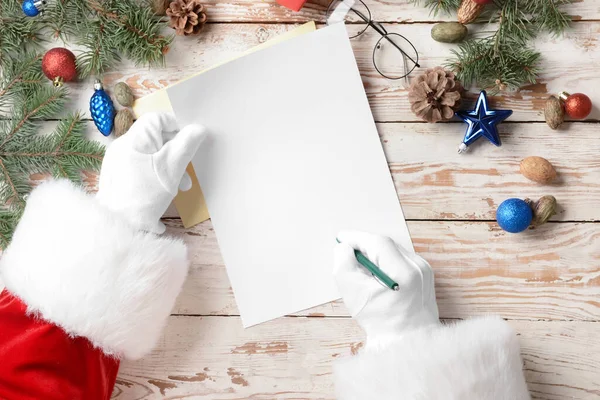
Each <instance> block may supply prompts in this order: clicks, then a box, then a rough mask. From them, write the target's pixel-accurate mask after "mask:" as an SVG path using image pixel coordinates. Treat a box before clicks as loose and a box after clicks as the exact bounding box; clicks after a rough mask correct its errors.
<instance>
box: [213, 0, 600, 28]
mask: <svg viewBox="0 0 600 400" xmlns="http://www.w3.org/2000/svg"><path fill="white" fill-rule="evenodd" d="M204 4H206V6H207V13H208V15H209V21H211V22H254V23H261V22H286V23H289V22H305V21H318V22H324V21H325V12H326V10H327V6H328V5H329V0H313V1H309V2H307V3H306V4H305V5H304V7H303V8H302V10H300V11H299V12H294V11H292V10H289V9H287V8H285V7H281V6H280V5H278V4H277V2H276V1H275V0H264V1H255V0H237V1H219V0H209V1H208V2H206V3H204ZM367 4H368V5H369V8H370V9H371V12H372V14H373V16H374V18H376V20H378V21H381V22H396V23H413V22H432V21H442V20H443V21H456V15H455V14H453V15H442V14H440V15H432V14H431V13H430V12H429V10H428V9H426V8H424V7H422V6H419V5H415V4H412V3H411V2H409V1H408V0H401V1H396V2H389V1H378V0H369V1H368V2H367ZM564 9H565V10H566V11H567V12H568V13H569V14H570V15H572V16H573V18H574V19H575V20H578V21H579V20H594V19H600V9H599V8H598V7H597V4H596V3H595V2H594V0H583V1H578V2H575V3H573V4H570V5H568V6H566V7H564Z"/></svg>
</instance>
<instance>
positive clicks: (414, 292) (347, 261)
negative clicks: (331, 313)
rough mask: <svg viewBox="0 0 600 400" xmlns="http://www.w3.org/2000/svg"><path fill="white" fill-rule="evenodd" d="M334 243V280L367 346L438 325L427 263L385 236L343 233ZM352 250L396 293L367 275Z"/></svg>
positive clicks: (432, 286) (431, 272) (431, 273)
mask: <svg viewBox="0 0 600 400" xmlns="http://www.w3.org/2000/svg"><path fill="white" fill-rule="evenodd" d="M337 239H338V240H339V242H340V243H339V244H337V245H336V247H335V261H334V271H333V273H334V277H335V280H336V283H337V285H338V288H339V291H340V294H341V295H342V299H343V300H344V303H345V304H346V307H348V311H349V312H350V314H351V315H352V317H354V318H355V319H356V320H357V322H358V323H359V325H360V326H361V327H362V328H363V329H364V330H365V333H366V334H367V345H373V344H377V343H380V342H382V341H386V340H388V339H393V338H398V337H401V336H403V335H404V333H406V332H408V331H411V330H414V329H420V328H423V327H427V326H429V325H432V324H439V315H438V308H437V304H436V301H435V288H434V281H433V271H432V269H431V267H430V266H429V264H428V263H427V261H425V260H424V259H423V258H421V257H420V256H418V255H416V254H414V253H413V252H411V251H408V250H406V249H404V248H402V247H401V246H399V245H397V244H396V243H395V242H394V241H393V240H392V239H390V238H388V237H385V236H379V235H374V234H370V233H364V232H352V231H344V232H340V233H339V234H338V237H337ZM354 250H359V251H361V252H362V253H363V254H364V255H365V256H366V257H367V258H368V259H369V260H371V261H372V262H373V263H374V264H376V265H377V266H378V267H379V268H380V269H381V270H382V271H383V272H384V273H385V274H386V275H388V276H389V277H390V278H391V279H392V280H394V281H395V282H396V283H398V285H399V290H397V291H395V290H392V289H390V288H388V287H387V286H384V285H383V284H382V283H381V282H379V281H378V280H377V279H376V278H375V277H374V276H373V275H371V273H370V272H369V271H368V270H367V269H366V268H365V267H364V266H362V265H361V264H360V263H359V262H358V261H357V260H356V256H355V253H354Z"/></svg>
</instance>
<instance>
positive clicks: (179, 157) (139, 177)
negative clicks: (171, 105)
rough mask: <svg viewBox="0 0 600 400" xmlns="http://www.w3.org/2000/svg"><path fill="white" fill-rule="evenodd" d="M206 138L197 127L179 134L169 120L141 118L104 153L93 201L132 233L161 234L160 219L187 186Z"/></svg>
mask: <svg viewBox="0 0 600 400" xmlns="http://www.w3.org/2000/svg"><path fill="white" fill-rule="evenodd" d="M205 137H206V133H205V129H204V127H202V126H200V125H187V126H185V127H183V129H181V130H179V129H178V126H177V121H176V119H175V116H173V115H172V114H165V113H150V114H145V115H143V116H142V117H141V118H140V119H138V120H137V121H136V122H135V123H134V124H133V126H132V127H131V128H130V129H129V131H128V132H127V133H126V134H125V135H124V136H122V137H120V138H118V139H117V140H115V141H114V142H113V143H112V144H111V145H110V147H109V148H108V150H107V151H106V155H105V156H104V161H103V163H102V171H101V173H100V182H99V185H98V187H99V189H98V194H97V200H98V201H99V202H100V203H101V204H102V205H104V206H105V207H107V208H109V209H110V210H112V211H114V212H117V213H119V214H120V215H122V216H123V217H124V218H125V219H127V220H128V221H129V222H130V223H131V224H132V226H134V227H135V228H136V229H142V230H145V231H149V232H154V233H159V234H160V233H163V232H164V231H165V226H164V225H163V223H162V222H160V218H161V217H162V215H163V214H164V212H165V211H166V210H167V208H168V207H169V204H170V203H171V201H172V200H173V198H174V197H175V195H176V194H177V191H178V188H179V187H180V186H181V188H182V189H184V190H185V189H189V187H190V186H191V185H190V181H189V177H188V176H187V174H186V173H185V169H186V166H187V165H188V163H189V162H190V161H191V160H192V157H193V156H194V155H195V154H196V152H197V151H198V148H199V147H200V144H201V143H202V141H203V140H204V138H205Z"/></svg>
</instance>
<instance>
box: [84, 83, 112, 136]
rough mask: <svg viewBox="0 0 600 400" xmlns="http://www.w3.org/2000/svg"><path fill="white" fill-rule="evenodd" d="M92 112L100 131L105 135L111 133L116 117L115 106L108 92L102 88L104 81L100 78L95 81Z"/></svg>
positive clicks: (91, 102) (91, 103) (91, 104)
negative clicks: (101, 81)
mask: <svg viewBox="0 0 600 400" xmlns="http://www.w3.org/2000/svg"><path fill="white" fill-rule="evenodd" d="M90 113H91V114H92V119H93V120H94V124H96V128H98V130H99V131H100V133H102V134H103V135H104V136H108V135H110V133H111V132H112V129H113V124H114V119H115V107H114V106H113V102H112V100H111V99H110V97H109V96H108V94H106V92H105V91H104V89H102V83H100V81H99V80H96V83H94V95H93V96H92V98H91V99H90Z"/></svg>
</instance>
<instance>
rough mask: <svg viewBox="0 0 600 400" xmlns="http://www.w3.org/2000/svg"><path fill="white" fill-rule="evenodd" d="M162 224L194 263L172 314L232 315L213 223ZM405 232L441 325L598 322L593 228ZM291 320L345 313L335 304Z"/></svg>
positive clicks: (455, 225) (491, 226) (460, 226)
mask: <svg viewBox="0 0 600 400" xmlns="http://www.w3.org/2000/svg"><path fill="white" fill-rule="evenodd" d="M165 222H166V223H167V224H168V226H169V232H170V233H172V234H175V235H177V236H181V237H183V239H184V240H185V242H186V243H187V244H188V246H189V249H190V255H191V262H192V267H191V269H190V273H189V276H188V279H187V281H186V283H185V285H184V288H183V291H182V293H181V295H180V296H179V298H178V301H177V304H176V306H175V309H174V311H173V312H174V313H176V314H194V315H229V316H231V315H238V314H239V313H238V310H237V307H236V304H235V299H234V297H233V291H232V289H231V287H230V284H229V280H228V279H227V273H226V270H225V266H224V264H223V260H222V258H221V255H220V252H219V248H218V244H217V239H216V236H215V233H214V231H213V229H212V226H211V223H210V222H209V221H207V222H205V223H203V224H201V225H198V226H196V227H195V228H192V229H188V230H184V229H183V228H182V226H181V224H180V222H179V221H178V220H167V221H165ZM409 229H410V232H411V235H412V238H413V242H414V244H415V248H416V251H417V252H418V253H419V254H421V255H422V256H423V257H424V258H425V259H426V260H428V261H429V262H430V263H431V266H432V267H433V269H434V271H435V276H436V291H437V300H438V305H439V309H440V315H441V317H442V318H465V317H468V316H472V315H485V314H488V313H496V314H499V315H501V316H503V317H504V318H509V319H522V320H536V319H549V320H571V319H577V320H593V321H597V320H600V302H598V298H599V296H600V225H599V224H590V223H587V224H586V223H581V224H572V223H569V224H547V225H544V226H542V227H540V228H538V229H534V230H529V231H527V232H526V233H523V234H520V235H512V234H508V233H506V232H504V231H502V230H500V228H498V226H497V225H496V224H495V223H484V222H444V221H439V222H430V221H414V222H409ZM323 268H324V273H330V268H331V266H328V265H326V266H324V267H323ZM297 315H309V316H347V315H348V313H347V311H346V309H345V307H344V306H343V304H341V302H335V303H330V304H325V305H323V306H319V307H316V308H313V309H310V310H306V311H304V312H300V313H298V314H297Z"/></svg>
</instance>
